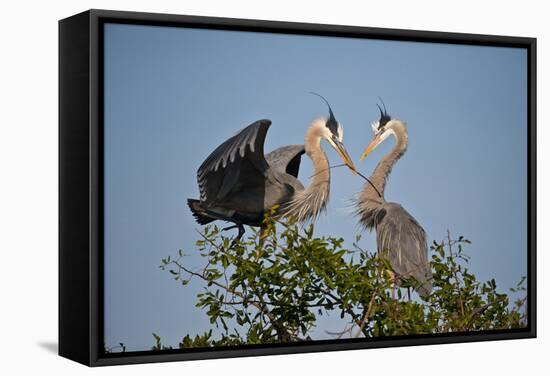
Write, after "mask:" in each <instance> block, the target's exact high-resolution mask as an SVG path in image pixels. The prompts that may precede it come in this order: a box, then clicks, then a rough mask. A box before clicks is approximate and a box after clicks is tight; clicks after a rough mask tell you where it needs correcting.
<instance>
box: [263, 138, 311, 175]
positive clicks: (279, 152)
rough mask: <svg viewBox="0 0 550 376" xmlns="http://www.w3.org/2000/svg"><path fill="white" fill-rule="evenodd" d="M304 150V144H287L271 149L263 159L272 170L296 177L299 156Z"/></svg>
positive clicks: (298, 167) (298, 168) (298, 169)
mask: <svg viewBox="0 0 550 376" xmlns="http://www.w3.org/2000/svg"><path fill="white" fill-rule="evenodd" d="M305 152H306V149H305V147H304V145H288V146H283V147H280V148H278V149H275V150H273V151H272V152H271V153H269V154H267V155H266V156H265V159H266V161H267V163H268V164H269V167H271V168H272V169H273V170H275V171H278V172H281V173H287V174H290V175H292V176H294V177H295V178H297V177H298V172H299V171H300V161H301V159H302V158H301V157H302V154H304V153H305Z"/></svg>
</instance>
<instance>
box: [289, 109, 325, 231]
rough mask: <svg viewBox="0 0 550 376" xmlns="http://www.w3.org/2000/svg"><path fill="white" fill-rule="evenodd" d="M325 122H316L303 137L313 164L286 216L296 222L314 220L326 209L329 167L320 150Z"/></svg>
mask: <svg viewBox="0 0 550 376" xmlns="http://www.w3.org/2000/svg"><path fill="white" fill-rule="evenodd" d="M325 122H326V120H322V119H320V120H317V121H314V122H313V124H312V125H311V126H310V127H309V128H308V131H307V132H306V137H305V149H306V154H307V155H308V157H309V158H311V161H312V162H313V176H312V177H311V178H310V182H309V185H308V186H307V188H306V189H304V190H302V191H299V192H296V193H295V194H294V197H293V199H292V201H291V202H290V204H289V205H288V208H287V211H286V214H287V215H289V216H293V217H294V218H295V219H296V220H297V221H298V222H307V221H308V220H312V219H315V218H316V217H317V216H318V215H319V214H320V213H321V212H322V211H323V210H324V209H325V207H326V204H327V202H328V197H329V193H330V165H329V162H328V158H327V156H326V154H325V152H324V151H323V149H322V148H321V139H322V132H323V128H322V127H325Z"/></svg>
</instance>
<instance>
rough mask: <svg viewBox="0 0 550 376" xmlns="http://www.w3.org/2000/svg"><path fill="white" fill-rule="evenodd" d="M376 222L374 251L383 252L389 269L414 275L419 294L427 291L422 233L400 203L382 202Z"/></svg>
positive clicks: (403, 275)
mask: <svg viewBox="0 0 550 376" xmlns="http://www.w3.org/2000/svg"><path fill="white" fill-rule="evenodd" d="M383 211H384V215H383V216H382V218H381V219H380V220H379V222H378V223H377V225H376V236H377V243H378V251H380V252H384V253H386V252H387V256H388V258H389V261H390V263H391V266H392V268H393V270H394V271H395V272H396V273H397V274H398V275H400V276H402V277H405V278H407V277H411V276H412V277H414V278H415V279H416V280H417V281H418V282H420V285H419V286H418V287H417V288H415V289H416V290H417V291H418V292H419V293H420V294H421V295H427V294H429V293H430V291H431V288H432V286H431V282H430V279H431V270H430V264H429V262H428V246H427V244H426V233H425V232H424V229H423V228H422V227H421V226H420V224H419V223H418V222H417V221H416V219H414V217H413V216H412V215H410V214H409V213H408V212H407V211H406V210H405V209H404V208H403V207H402V206H401V205H399V204H395V203H386V204H384V207H383Z"/></svg>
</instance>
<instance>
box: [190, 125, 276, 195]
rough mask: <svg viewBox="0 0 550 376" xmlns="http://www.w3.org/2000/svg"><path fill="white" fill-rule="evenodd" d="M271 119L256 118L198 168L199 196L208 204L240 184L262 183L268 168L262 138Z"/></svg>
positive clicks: (263, 138) (219, 147)
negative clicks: (256, 119)
mask: <svg viewBox="0 0 550 376" xmlns="http://www.w3.org/2000/svg"><path fill="white" fill-rule="evenodd" d="M270 125H271V121H270V120H265V119H264V120H258V121H256V122H254V123H252V124H250V125H249V126H248V127H246V128H244V129H242V130H241V131H239V132H238V133H237V134H236V135H235V136H233V137H231V138H229V139H228V140H227V141H225V142H224V143H223V144H221V145H220V146H218V147H217V148H216V150H214V151H213V152H212V153H211V154H210V155H209V156H208V158H206V160H205V161H204V162H203V163H202V165H201V166H200V167H199V169H198V171H197V182H198V184H199V191H200V198H201V201H202V202H205V203H207V204H211V203H213V202H216V201H218V200H221V199H223V198H224V197H225V196H226V195H227V194H228V193H229V192H231V191H232V190H234V189H236V188H237V187H238V185H239V184H243V183H246V184H250V185H254V184H261V183H262V182H263V181H264V180H265V179H266V172H267V170H268V168H269V165H268V164H267V162H266V160H265V157H264V141H265V136H266V134H267V130H268V129H269V126H270Z"/></svg>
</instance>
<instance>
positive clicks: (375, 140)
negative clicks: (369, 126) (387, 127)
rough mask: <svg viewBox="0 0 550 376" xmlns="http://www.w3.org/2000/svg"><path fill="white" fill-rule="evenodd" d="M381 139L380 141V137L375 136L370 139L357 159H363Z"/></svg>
mask: <svg viewBox="0 0 550 376" xmlns="http://www.w3.org/2000/svg"><path fill="white" fill-rule="evenodd" d="M381 141H382V137H380V136H376V137H375V138H374V140H372V141H371V143H370V144H369V146H367V148H366V149H365V151H364V152H363V154H361V157H360V158H359V160H360V161H362V160H363V159H365V158H366V157H367V155H369V154H370V153H371V152H372V151H373V150H374V149H376V147H377V146H378V145H379V144H380V142H381Z"/></svg>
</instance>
